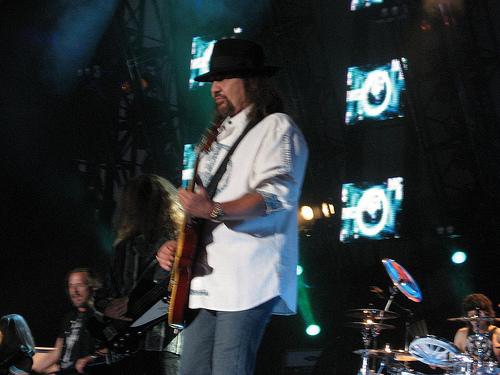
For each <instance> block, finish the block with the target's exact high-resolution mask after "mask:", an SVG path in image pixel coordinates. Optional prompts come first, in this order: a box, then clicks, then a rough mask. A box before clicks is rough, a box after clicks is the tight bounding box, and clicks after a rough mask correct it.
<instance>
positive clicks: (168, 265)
mask: <svg viewBox="0 0 500 375" xmlns="http://www.w3.org/2000/svg"><path fill="white" fill-rule="evenodd" d="M176 249H177V241H172V240H170V241H167V242H165V243H164V244H163V245H161V246H160V248H159V249H158V252H157V254H156V259H157V260H158V264H159V265H160V267H161V268H163V269H164V270H166V271H170V270H172V266H173V264H174V258H175V252H176Z"/></svg>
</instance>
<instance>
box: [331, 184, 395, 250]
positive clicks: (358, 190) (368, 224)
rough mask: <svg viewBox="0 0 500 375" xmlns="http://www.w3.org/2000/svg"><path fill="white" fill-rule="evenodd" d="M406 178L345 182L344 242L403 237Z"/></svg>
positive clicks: (343, 195)
mask: <svg viewBox="0 0 500 375" xmlns="http://www.w3.org/2000/svg"><path fill="white" fill-rule="evenodd" d="M402 202H403V178H402V177H391V178H388V179H387V180H386V181H382V182H380V183H367V182H361V183H346V184H342V216H341V227H340V241H341V242H354V241H357V240H363V239H364V240H382V239H389V238H399V224H400V219H401V213H402Z"/></svg>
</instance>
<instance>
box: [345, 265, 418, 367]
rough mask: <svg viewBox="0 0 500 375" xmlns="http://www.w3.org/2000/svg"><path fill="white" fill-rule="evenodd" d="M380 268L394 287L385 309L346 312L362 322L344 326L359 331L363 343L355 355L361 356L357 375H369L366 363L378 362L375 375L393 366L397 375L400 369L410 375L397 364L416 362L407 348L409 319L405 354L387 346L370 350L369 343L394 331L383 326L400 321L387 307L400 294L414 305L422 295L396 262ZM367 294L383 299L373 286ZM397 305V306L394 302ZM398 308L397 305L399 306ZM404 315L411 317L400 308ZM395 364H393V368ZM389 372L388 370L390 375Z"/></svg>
mask: <svg viewBox="0 0 500 375" xmlns="http://www.w3.org/2000/svg"><path fill="white" fill-rule="evenodd" d="M382 264H383V265H384V268H385V269H386V271H387V273H388V275H389V277H390V278H391V280H392V283H393V286H392V287H391V288H389V292H390V296H389V298H388V299H387V302H386V305H385V308H384V309H383V310H380V309H375V308H371V307H370V308H364V309H353V310H349V311H347V312H346V315H347V316H350V317H354V318H358V319H361V321H356V322H350V323H346V324H345V325H346V326H347V327H352V328H358V329H360V331H361V336H362V340H363V346H364V349H358V350H356V351H355V352H354V353H356V354H359V355H361V358H362V364H361V368H360V369H359V371H358V375H368V374H370V373H371V371H372V370H370V368H369V367H370V366H369V360H370V358H372V359H379V360H380V364H379V366H378V371H377V374H380V373H382V371H383V370H384V369H385V368H386V367H387V366H393V368H395V367H398V370H397V371H398V372H399V373H400V372H401V371H402V370H403V369H404V370H408V371H406V372H407V373H411V370H410V369H408V368H407V367H406V366H404V365H401V364H397V363H398V362H409V361H415V360H417V358H415V357H414V356H413V355H412V354H411V353H409V352H408V345H409V342H408V341H409V325H410V324H409V319H407V321H406V322H405V349H404V350H391V349H390V347H389V346H388V345H386V347H385V349H382V350H381V349H372V348H371V346H372V343H373V342H374V341H375V340H376V338H377V337H378V336H379V335H380V332H381V331H382V330H385V329H394V328H395V327H394V326H393V325H391V324H386V323H385V322H384V323H383V321H385V320H389V319H396V318H398V317H399V314H398V313H395V312H393V311H390V307H391V305H392V303H393V302H394V298H395V297H396V295H397V293H398V292H401V293H402V294H403V295H405V296H406V297H407V298H408V299H410V300H411V301H414V302H420V301H422V293H421V291H420V288H419V287H418V285H417V283H416V282H415V280H413V278H412V276H411V275H410V274H409V273H408V271H406V269H405V268H404V267H403V266H401V265H400V264H398V263H397V262H396V261H394V260H392V259H389V258H385V259H383V260H382ZM370 291H371V292H373V293H375V294H377V295H378V296H379V297H381V298H382V299H384V300H385V299H386V298H385V296H384V293H383V291H382V289H380V288H378V287H375V286H372V287H371V288H370ZM394 304H395V305H397V303H396V302H394ZM398 306H399V305H398ZM401 309H402V310H403V311H406V312H407V313H408V317H411V316H413V312H412V311H411V310H409V309H405V308H401ZM395 363H396V364H395ZM390 370H391V369H389V371H390Z"/></svg>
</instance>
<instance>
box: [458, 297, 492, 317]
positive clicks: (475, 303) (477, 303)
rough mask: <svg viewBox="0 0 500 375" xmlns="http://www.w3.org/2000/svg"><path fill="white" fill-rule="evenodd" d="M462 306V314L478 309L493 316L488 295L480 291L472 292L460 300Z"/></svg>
mask: <svg viewBox="0 0 500 375" xmlns="http://www.w3.org/2000/svg"><path fill="white" fill-rule="evenodd" d="M462 308H463V310H464V315H467V311H472V310H476V309H479V310H483V311H485V312H486V314H487V315H488V316H491V317H492V318H494V317H495V310H494V309H493V303H492V302H491V300H490V299H489V298H488V297H486V296H485V295H484V294H481V293H474V294H469V295H468V296H466V297H465V298H464V300H463V302H462Z"/></svg>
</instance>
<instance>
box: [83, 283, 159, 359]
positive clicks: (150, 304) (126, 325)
mask: <svg viewBox="0 0 500 375" xmlns="http://www.w3.org/2000/svg"><path fill="white" fill-rule="evenodd" d="M167 290H168V286H166V285H165V284H164V283H154V282H153V281H150V280H145V279H143V280H141V281H140V282H139V283H138V284H137V285H136V286H135V288H134V289H133V291H132V293H131V294H130V296H129V301H128V305H127V313H126V314H125V316H126V317H128V318H130V319H131V320H120V319H111V318H107V317H99V316H97V315H94V316H92V317H90V318H89V319H88V321H87V329H88V331H89V332H90V334H91V335H92V336H93V337H95V338H96V339H98V340H99V341H101V342H103V343H105V345H106V346H107V347H108V348H109V349H111V350H113V351H114V352H117V353H121V354H131V353H134V352H135V351H137V349H138V345H139V340H140V338H141V337H142V336H143V335H144V333H145V332H146V331H147V329H148V328H150V327H152V326H154V325H155V324H157V323H158V322H160V321H163V320H164V319H165V318H166V317H167V311H168V304H167V301H166V297H165V296H166V295H167Z"/></svg>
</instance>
